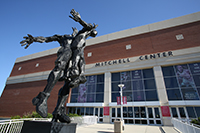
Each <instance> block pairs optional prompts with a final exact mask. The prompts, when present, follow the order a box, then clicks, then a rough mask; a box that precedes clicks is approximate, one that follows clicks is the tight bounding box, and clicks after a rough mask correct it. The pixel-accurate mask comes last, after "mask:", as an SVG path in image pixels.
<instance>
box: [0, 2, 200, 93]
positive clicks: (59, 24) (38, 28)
mask: <svg viewBox="0 0 200 133" xmlns="http://www.w3.org/2000/svg"><path fill="white" fill-rule="evenodd" d="M73 8H74V9H75V10H76V11H78V12H79V13H80V14H81V16H82V18H83V20H85V21H86V22H90V23H97V24H98V25H99V26H98V28H97V31H98V36H102V35H106V34H109V33H113V32H117V31H121V30H125V29H129V28H134V27H138V26H142V25H147V24H151V23H155V22H159V21H163V20H167V19H172V18H175V17H179V16H183V15H187V14H191V13H195V12H199V11H200V0H140V1H139V0H98V1H97V0H1V1H0V45H1V48H0V61H1V65H0V95H1V93H2V91H3V89H4V86H5V84H6V80H7V78H8V77H9V75H10V73H11V71H12V68H13V65H14V62H15V60H16V58H18V57H22V56H26V55H29V54H33V53H37V52H40V51H44V50H48V49H52V48H55V47H58V46H59V44H58V43H56V42H52V43H43V44H40V43H33V44H32V45H31V46H30V47H29V48H28V49H24V48H23V47H21V46H20V43H19V42H20V41H21V40H22V39H23V36H25V35H26V34H32V35H33V36H45V37H46V36H52V35H54V34H61V35H62V34H70V33H71V32H72V29H71V27H76V28H77V29H81V26H80V25H79V24H78V23H76V22H74V21H73V20H72V19H70V18H69V17H68V16H69V15H70V10H71V9H73Z"/></svg>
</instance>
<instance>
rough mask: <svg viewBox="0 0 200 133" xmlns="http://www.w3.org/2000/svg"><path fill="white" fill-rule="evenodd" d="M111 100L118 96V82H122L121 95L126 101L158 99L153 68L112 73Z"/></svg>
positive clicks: (115, 99)
mask: <svg viewBox="0 0 200 133" xmlns="http://www.w3.org/2000/svg"><path fill="white" fill-rule="evenodd" d="M111 80H112V102H116V101H117V97H118V96H120V94H119V90H120V88H119V87H118V85H119V84H124V87H123V88H122V89H123V96H126V97H127V102H133V101H158V96H157V90H156V84H155V78H154V73H153V69H143V70H134V71H125V72H118V73H112V78H111Z"/></svg>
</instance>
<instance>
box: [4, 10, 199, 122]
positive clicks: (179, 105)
mask: <svg viewBox="0 0 200 133" xmlns="http://www.w3.org/2000/svg"><path fill="white" fill-rule="evenodd" d="M58 49H59V48H55V49H50V50H47V51H43V52H39V53H36V54H32V55H28V56H24V57H20V58H17V59H16V61H15V64H14V67H13V70H12V72H11V74H10V77H9V78H8V79H7V82H6V86H5V89H4V91H3V94H2V96H1V98H0V107H1V108H0V116H4V117H6V116H7V117H9V116H12V115H23V113H25V112H31V111H33V110H35V107H34V106H33V105H32V103H31V100H32V98H33V97H35V96H36V95H37V94H38V92H40V91H43V89H44V87H45V85H46V79H47V77H48V74H49V72H50V71H51V70H52V69H53V68H54V61H55V60H56V52H57V50H58ZM85 59H86V72H85V74H86V75H87V79H88V81H87V83H86V84H84V85H81V86H80V87H79V88H74V89H72V90H71V96H70V97H69V98H68V100H67V104H66V106H67V107H68V110H69V112H71V113H78V114H80V115H97V116H98V121H99V122H111V123H112V122H113V121H114V119H116V118H120V117H121V110H120V105H117V97H119V96H120V93H119V87H118V84H121V83H122V84H124V85H125V86H124V87H123V96H125V97H126V99H125V100H127V103H126V104H125V105H124V106H123V117H124V120H125V123H129V124H150V125H151V124H152V125H170V124H171V122H170V119H171V118H172V117H177V118H187V119H189V118H197V117H200V101H199V100H200V82H199V81H200V12H197V13H194V14H190V15H186V16H182V17H178V18H173V19H170V20H166V21H162V22H157V23H153V24H149V25H144V26H141V27H136V28H132V29H127V30H124V31H119V32H116V33H112V34H108V35H104V36H99V37H96V38H93V39H89V40H87V47H86V48H85ZM62 85H63V83H62V82H58V83H57V84H56V86H55V87H54V89H53V91H52V92H51V96H50V98H49V99H48V110H49V112H50V113H51V112H52V111H53V109H54V107H55V106H56V102H57V94H58V90H59V89H60V88H61V87H62ZM106 112H107V113H106Z"/></svg>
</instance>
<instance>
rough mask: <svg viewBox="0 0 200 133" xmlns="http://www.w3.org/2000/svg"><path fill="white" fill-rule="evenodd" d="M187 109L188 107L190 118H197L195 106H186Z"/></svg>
mask: <svg viewBox="0 0 200 133" xmlns="http://www.w3.org/2000/svg"><path fill="white" fill-rule="evenodd" d="M186 109H187V113H188V117H189V118H196V115H195V112H194V108H193V107H186Z"/></svg>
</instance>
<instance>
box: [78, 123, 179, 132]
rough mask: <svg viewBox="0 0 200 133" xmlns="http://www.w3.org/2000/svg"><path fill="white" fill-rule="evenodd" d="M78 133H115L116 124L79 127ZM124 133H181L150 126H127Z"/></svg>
mask: <svg viewBox="0 0 200 133" xmlns="http://www.w3.org/2000/svg"><path fill="white" fill-rule="evenodd" d="M76 133H114V124H104V123H102V124H99V123H98V124H95V125H89V126H83V127H78V128H77V129H76ZM123 133H179V132H178V131H177V130H175V129H174V127H168V126H148V125H125V130H124V131H123Z"/></svg>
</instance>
